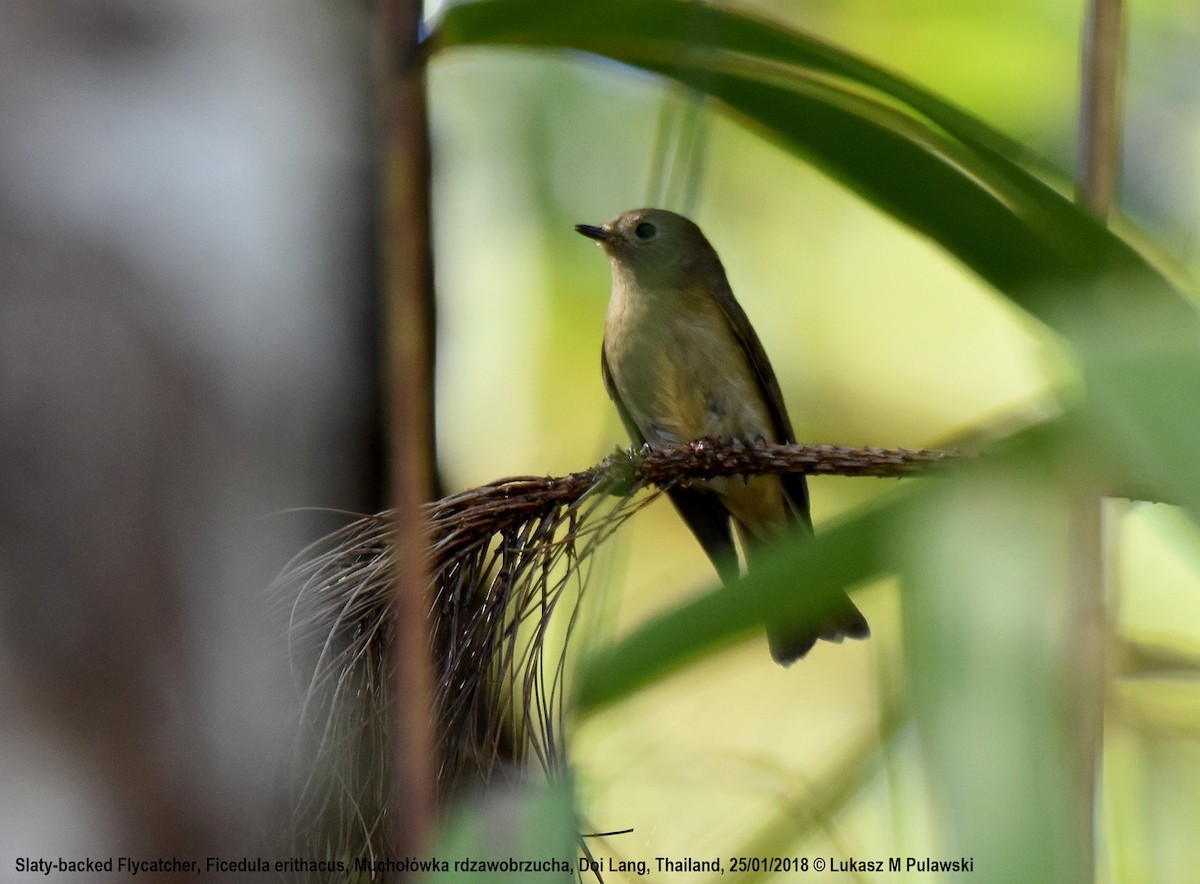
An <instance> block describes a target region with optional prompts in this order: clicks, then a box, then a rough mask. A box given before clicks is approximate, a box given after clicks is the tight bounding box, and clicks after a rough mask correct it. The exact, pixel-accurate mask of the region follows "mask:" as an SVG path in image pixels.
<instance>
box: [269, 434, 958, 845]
mask: <svg viewBox="0 0 1200 884" xmlns="http://www.w3.org/2000/svg"><path fill="white" fill-rule="evenodd" d="M956 457H957V456H956V455H952V454H947V453H945V452H939V451H906V450H896V449H890V450H889V449H881V448H843V447H839V446H833V445H773V444H768V443H765V442H756V443H748V442H741V441H728V440H704V441H699V442H692V443H689V444H685V445H679V446H677V447H673V448H668V449H662V450H650V449H642V450H640V451H628V450H626V451H617V452H615V453H613V454H612V455H610V456H609V457H607V458H605V459H604V460H603V461H602V462H601V463H599V464H597V465H595V466H593V467H591V468H590V469H587V470H582V471H580V472H577V473H571V474H569V475H566V476H560V477H548V476H547V477H535V476H519V477H513V478H508V479H502V480H499V481H496V482H492V483H489V484H487V485H482V486H479V487H477V488H470V489H468V490H466V491H463V492H460V493H458V494H455V495H452V496H449V497H445V498H442V499H441V500H438V501H436V502H434V503H431V504H428V505H426V506H425V507H424V509H423V517H424V522H425V531H424V532H423V536H424V537H425V538H426V539H427V542H428V544H429V546H428V548H427V549H426V550H425V552H426V556H425V560H426V561H427V562H428V563H429V568H430V571H429V578H428V579H429V586H428V587H427V591H426V592H425V593H423V594H422V597H423V598H425V599H427V600H428V601H427V603H426V607H425V608H423V609H422V610H421V611H419V612H417V614H416V615H415V616H414V619H415V620H416V621H417V623H418V625H419V626H420V627H421V628H422V630H423V631H424V633H425V634H426V635H427V639H426V644H425V645H424V646H423V648H422V649H423V650H425V651H427V652H430V651H431V655H430V656H431V657H432V659H433V661H434V672H433V682H434V684H433V688H432V690H433V700H432V708H433V710H434V712H433V715H432V716H431V718H432V721H433V728H432V730H433V736H434V740H435V744H436V747H437V750H436V759H437V762H436V764H437V786H438V792H439V794H440V795H441V797H442V798H443V799H448V798H450V797H452V796H453V795H455V794H456V793H458V792H459V791H460V790H461V789H462V788H463V787H465V786H473V785H477V784H480V783H486V782H489V781H494V780H496V779H497V778H499V777H505V776H509V775H516V774H517V773H519V770H520V767H521V766H522V764H523V763H524V762H525V761H526V760H528V759H531V758H532V759H534V760H536V762H537V763H538V765H539V766H540V767H541V768H542V769H543V770H545V771H546V772H547V773H548V774H549V775H554V774H556V773H558V772H560V771H561V770H562V769H563V767H562V765H563V760H564V751H565V749H564V744H563V733H564V722H563V720H562V716H563V714H564V706H565V703H564V702H563V697H564V694H565V686H564V681H565V678H566V664H565V652H566V648H567V642H568V641H569V637H570V633H571V629H572V627H573V626H574V623H575V620H576V617H577V615H578V607H579V600H580V599H581V598H582V595H583V593H584V590H585V589H586V586H587V583H588V574H589V567H590V562H591V558H592V553H593V552H594V551H595V550H596V549H597V548H598V547H599V546H600V544H601V543H603V541H604V540H605V539H607V538H608V537H610V536H611V535H612V534H613V533H614V532H615V531H616V530H617V529H618V528H619V527H620V526H621V525H622V524H623V523H624V522H625V520H626V519H628V518H629V517H630V516H631V515H633V513H634V512H636V511H637V510H638V509H640V508H641V507H642V506H644V505H646V504H647V503H649V502H650V501H651V500H654V499H655V498H656V497H657V495H658V492H657V491H656V492H653V493H651V494H640V493H639V492H640V491H641V490H642V489H646V488H653V487H655V486H656V487H657V488H658V489H668V488H671V487H674V486H675V485H677V484H679V483H681V482H687V481H694V480H699V479H704V478H712V477H714V476H731V475H747V476H748V475H757V474H763V473H784V472H805V473H811V474H824V475H843V476H880V477H887V476H892V477H896V476H908V475H913V474H915V473H919V472H923V471H927V470H930V469H932V468H937V467H939V466H943V465H946V464H948V463H950V462H952V461H954V460H955V459H956ZM395 518H396V517H395V513H392V512H384V513H379V514H377V515H373V516H366V517H363V518H360V519H358V520H357V521H355V522H353V523H351V524H350V525H347V526H346V527H345V528H342V529H341V530H339V531H337V532H335V533H334V534H332V535H330V536H329V537H327V538H325V539H324V540H322V541H320V542H318V543H317V544H315V545H313V546H312V547H310V548H309V549H307V550H305V551H304V552H302V553H301V554H300V555H299V556H298V557H297V559H296V562H295V563H294V564H293V565H292V566H291V567H290V568H289V569H288V571H287V572H285V574H284V575H283V576H282V577H281V578H280V580H281V589H282V590H283V592H284V593H285V595H284V598H286V599H289V600H290V601H289V604H291V606H292V630H291V636H292V638H291V641H292V648H293V651H294V659H295V666H294V668H295V671H296V675H297V682H298V691H299V693H300V695H301V697H302V699H303V704H304V709H303V716H304V721H303V723H304V732H305V734H304V739H306V740H308V743H307V745H306V746H299V747H298V753H299V755H300V757H301V758H302V759H303V761H302V763H301V764H300V765H299V766H300V767H302V768H303V769H304V771H305V772H306V773H305V781H304V782H303V783H302V784H300V787H299V791H298V793H297V795H296V797H295V799H294V801H295V804H296V811H295V816H296V818H295V820H294V821H293V825H295V826H296V827H297V829H298V832H297V834H298V835H299V839H298V841H297V843H301V844H306V845H308V846H309V847H310V849H315V850H318V851H319V850H322V849H324V847H323V846H327V845H331V844H334V845H338V850H339V851H340V852H339V854H338V855H341V854H342V853H347V854H349V855H373V854H374V853H377V852H378V851H380V850H382V849H383V847H384V845H381V844H380V836H381V833H383V832H386V831H388V830H389V829H390V828H394V826H395V821H394V820H389V815H390V814H392V813H395V812H403V809H402V808H401V806H399V805H394V804H393V803H390V802H389V801H388V799H387V795H386V789H384V788H383V787H382V786H381V784H382V783H387V782H388V781H389V779H390V778H391V777H394V773H393V774H391V775H389V774H388V773H387V767H388V765H387V759H388V758H392V759H394V758H395V756H394V755H393V754H390V753H386V748H385V747H386V746H387V745H388V744H389V742H388V741H389V736H388V734H387V728H388V722H390V721H392V719H391V715H392V713H391V712H390V711H389V710H391V709H392V706H391V705H390V704H389V696H390V693H391V692H393V691H395V690H397V689H398V688H397V686H396V684H395V683H393V682H392V681H390V679H389V672H390V669H389V668H388V661H389V656H390V655H392V654H394V653H395V649H394V647H393V646H394V644H395V642H394V641H393V636H396V635H400V633H399V632H398V631H397V630H398V626H397V618H396V613H397V611H399V610H400V606H401V604H402V601H401V598H402V597H401V596H400V595H398V594H397V592H396V580H397V570H396V568H397V562H398V560H399V559H400V558H402V557H403V556H404V555H408V554H409V548H408V546H407V545H404V544H402V542H401V541H397V539H396V534H395ZM401 540H402V539H401ZM564 598H566V599H567V602H566V604H565V607H567V608H568V609H569V610H568V611H564V612H563V614H564V616H563V617H561V618H554V617H553V615H554V612H555V609H556V608H557V607H558V606H559V603H560V602H561V601H563V599H564ZM411 615H412V614H411V611H410V616H411ZM552 621H553V622H559V623H562V624H564V625H565V633H566V637H565V638H563V637H561V635H560V637H558V638H555V637H554V636H552V635H551V634H550V626H551V623H552ZM409 625H410V626H411V625H412V624H409ZM556 635H559V633H556ZM400 689H402V687H401V688H400ZM394 725H395V723H394V722H393V726H394ZM443 803H445V802H444V801H443Z"/></svg>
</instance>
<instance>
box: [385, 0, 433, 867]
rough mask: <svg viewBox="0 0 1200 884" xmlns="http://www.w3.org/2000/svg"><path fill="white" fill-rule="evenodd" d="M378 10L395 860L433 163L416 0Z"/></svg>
mask: <svg viewBox="0 0 1200 884" xmlns="http://www.w3.org/2000/svg"><path fill="white" fill-rule="evenodd" d="M379 15H380V25H381V29H380V35H381V38H382V41H383V46H382V47H381V49H382V52H381V55H382V59H383V62H384V67H383V78H382V82H381V84H380V92H379V94H380V97H381V102H382V107H381V113H380V120H381V126H382V137H383V148H382V168H381V175H382V179H383V205H382V206H381V220H380V238H381V243H380V253H381V258H382V279H383V297H384V301H385V303H384V315H385V317H386V341H385V344H386V346H385V352H386V354H387V355H386V357H385V365H386V372H387V377H386V381H387V386H386V389H387V392H388V405H389V407H390V411H389V413H388V417H387V428H388V437H387V441H388V451H389V454H390V459H391V487H390V492H391V497H392V500H393V505H394V508H395V516H394V526H393V527H394V544H395V550H396V556H395V572H394V591H395V593H396V599H395V604H394V605H393V614H392V620H391V636H390V638H391V641H390V642H389V655H390V660H389V663H390V666H389V696H390V701H391V706H390V708H391V716H392V732H393V742H392V747H391V756H392V757H391V762H392V795H391V800H390V802H389V807H388V819H389V833H388V834H389V836H390V846H391V849H392V850H393V851H394V852H395V853H394V855H396V856H414V855H419V854H420V853H421V852H423V851H425V850H427V849H428V847H429V845H430V843H431V839H432V835H433V831H434V827H435V825H436V820H437V813H438V811H437V763H436V742H435V738H434V729H433V697H434V689H435V685H434V667H433V659H432V642H431V640H430V635H429V624H430V617H429V610H430V599H429V597H428V593H429V586H430V581H429V577H428V575H429V563H428V561H427V558H426V557H427V554H428V548H429V544H428V539H427V536H426V535H427V530H428V529H427V525H426V522H425V518H424V514H423V511H422V505H423V504H424V503H425V502H427V501H428V500H431V499H432V498H433V497H434V489H435V485H436V480H435V475H436V473H435V466H434V464H435V453H434V429H433V365H434V328H435V316H434V284H433V248H432V239H431V234H430V226H431V208H430V167H431V162H430V148H429V119H428V108H427V106H426V96H425V70H424V58H423V55H422V53H421V51H420V32H421V0H380V5H379Z"/></svg>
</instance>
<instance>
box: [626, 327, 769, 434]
mask: <svg viewBox="0 0 1200 884" xmlns="http://www.w3.org/2000/svg"><path fill="white" fill-rule="evenodd" d="M620 340H621V341H622V344H623V346H621V347H619V348H614V349H616V352H610V353H609V357H610V360H611V363H612V372H613V375H614V380H615V382H616V385H617V388H618V390H619V392H620V394H621V399H622V401H623V402H624V403H625V406H626V408H627V409H628V410H629V412H630V416H631V417H632V418H633V420H634V422H635V423H636V424H637V426H638V429H640V430H641V431H642V435H643V436H644V437H645V439H646V441H647V442H648V443H649V444H650V445H652V446H654V447H662V446H665V445H672V444H677V443H679V442H690V441H693V440H696V439H704V438H716V437H723V438H734V437H736V438H741V439H755V438H758V437H759V436H761V437H763V438H765V439H769V440H772V441H776V440H775V439H774V435H775V431H774V427H773V423H772V421H771V414H770V410H769V408H768V406H767V403H766V402H765V401H764V398H763V393H762V390H761V388H760V386H759V383H758V378H757V377H756V376H754V375H753V373H752V371H751V369H750V365H749V361H748V359H747V357H746V355H745V353H744V352H743V351H742V349H741V347H740V346H739V345H738V344H737V343H736V342H735V341H734V340H733V339H732V337H731V336H730V335H729V334H728V333H727V332H725V329H724V327H723V326H715V328H714V326H713V325H712V324H710V323H699V322H696V323H690V322H676V323H674V324H673V325H671V326H669V327H666V328H653V327H650V328H646V327H642V328H631V329H626V330H625V334H624V335H623V336H622V337H621V338H620Z"/></svg>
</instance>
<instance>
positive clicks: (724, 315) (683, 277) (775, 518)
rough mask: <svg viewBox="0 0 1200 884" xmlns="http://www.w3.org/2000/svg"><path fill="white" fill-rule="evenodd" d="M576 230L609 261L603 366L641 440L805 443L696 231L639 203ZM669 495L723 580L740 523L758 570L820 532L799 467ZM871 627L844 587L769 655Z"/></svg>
mask: <svg viewBox="0 0 1200 884" xmlns="http://www.w3.org/2000/svg"><path fill="white" fill-rule="evenodd" d="M575 229H576V230H577V231H578V232H579V233H581V234H583V235H584V236H587V237H591V238H592V239H594V240H596V241H597V242H598V243H599V244H600V246H601V248H603V249H604V251H605V253H606V254H607V255H608V260H609V263H610V264H611V265H612V298H611V300H610V301H609V302H608V316H607V319H606V320H605V325H604V346H603V348H602V350H601V354H600V355H601V368H602V370H603V372H604V386H605V388H606V389H607V390H608V395H609V396H610V397H612V400H613V402H614V403H616V406H617V410H618V411H619V412H620V414H621V421H622V422H623V423H624V424H625V429H626V430H627V431H628V432H629V435H630V437H632V439H633V442H634V444H635V445H642V444H647V445H649V446H650V447H652V448H661V447H664V446H667V445H674V444H678V443H680V442H690V441H694V440H697V439H704V438H717V437H721V438H726V439H732V438H737V439H743V440H746V441H750V442H753V441H754V440H756V439H758V438H762V439H766V440H767V441H769V442H795V441H796V440H795V437H794V435H793V433H792V425H791V422H790V421H789V420H788V416H787V411H786V410H785V409H784V407H783V395H782V394H781V393H780V391H779V382H778V381H777V380H776V379H775V373H774V372H773V371H772V370H771V364H770V363H769V362H768V361H767V354H766V352H765V351H764V350H763V347H762V344H761V343H760V342H759V340H758V335H756V334H755V333H754V329H753V328H752V327H751V326H750V320H749V319H747V318H746V314H745V312H744V311H743V310H742V308H741V306H740V305H739V304H738V302H737V301H736V300H734V297H733V291H732V290H731V289H730V287H729V282H728V280H727V279H726V278H725V268H724V267H722V266H721V259H720V258H718V257H717V253H716V251H714V250H713V247H712V246H711V245H709V242H708V240H707V239H705V237H704V234H703V233H701V232H700V228H699V227H697V226H696V225H695V224H693V223H692V222H691V221H689V220H688V219H687V218H684V217H683V216H681V215H677V214H675V213H674V212H668V211H666V210H664V209H633V210H631V211H628V212H623V213H621V214H620V215H618V216H617V217H615V218H613V219H612V220H611V221H609V222H608V223H607V224H605V225H603V226H600V227H597V226H594V225H590V224H577V225H575ZM669 493H670V496H671V500H672V502H673V503H674V504H675V507H676V509H678V510H679V514H680V515H681V516H682V517H683V520H684V522H686V523H687V525H688V527H689V528H690V529H691V531H692V533H693V534H695V535H696V539H697V540H699V541H700V545H701V546H702V547H703V548H704V551H705V552H706V553H707V554H708V557H709V558H710V559H711V560H712V563H713V565H714V566H715V567H716V569H717V573H718V574H719V575H720V576H721V579H722V580H723V581H725V582H726V583H728V582H730V581H731V580H733V579H735V578H736V577H737V576H738V561H737V551H736V550H735V548H734V545H733V535H732V534H731V532H730V519H731V518H732V520H733V524H734V525H735V526H736V527H737V531H738V535H739V537H740V538H741V541H742V547H743V549H744V550H745V552H746V558H747V562H748V563H750V564H751V566H752V565H753V560H754V558H755V557H756V555H757V550H758V549H759V544H761V543H762V542H763V541H766V540H769V539H770V538H772V537H776V536H778V535H779V534H782V533H784V532H785V531H787V530H789V529H790V528H791V529H799V530H801V531H804V532H807V533H812V520H811V518H810V516H809V511H808V485H807V483H806V482H805V480H804V476H803V475H802V474H799V473H794V474H790V475H784V476H755V477H753V478H750V479H748V480H747V479H744V478H742V477H740V476H733V477H729V478H715V479H706V480H704V481H699V482H692V483H691V484H690V485H689V486H688V487H686V488H674V489H672V490H671V491H670V492H669ZM869 634H870V630H869V628H868V627H867V621H866V619H865V618H864V617H863V615H862V613H861V612H860V611H859V610H858V608H856V607H855V606H854V603H853V602H851V601H850V599H849V597H848V596H846V595H844V594H843V595H842V596H841V598H840V599H839V600H838V603H837V605H836V606H835V607H834V608H833V609H832V611H831V612H830V613H829V614H828V616H827V617H825V618H824V619H823V622H822V623H820V624H819V625H815V626H810V627H794V626H792V627H784V626H780V625H776V624H768V626H767V640H768V643H769V645H770V648H771V656H772V657H774V658H775V660H776V661H777V662H778V663H781V664H783V665H784V666H786V665H788V664H790V663H792V662H793V661H795V660H797V659H799V658H800V657H803V656H804V655H805V654H806V653H808V650H809V649H810V648H811V647H812V646H813V644H814V643H815V642H816V640H817V639H818V638H822V639H826V640H828V641H835V642H840V641H841V640H842V638H843V637H846V636H848V637H850V638H866V637H867V636H868V635H869Z"/></svg>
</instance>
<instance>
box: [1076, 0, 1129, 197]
mask: <svg viewBox="0 0 1200 884" xmlns="http://www.w3.org/2000/svg"><path fill="white" fill-rule="evenodd" d="M1124 19H1125V14H1124V8H1123V2H1122V0H1088V5H1087V20H1086V22H1085V25H1084V32H1083V42H1082V47H1081V55H1082V60H1081V62H1082V63H1081V71H1080V104H1079V184H1078V187H1077V189H1076V199H1077V200H1078V202H1079V204H1080V205H1082V206H1084V207H1085V208H1088V209H1090V210H1091V211H1092V213H1093V214H1095V215H1096V217H1098V218H1106V217H1107V216H1108V213H1109V210H1110V209H1111V208H1112V204H1113V201H1114V200H1115V198H1116V193H1117V180H1118V174H1117V173H1118V171H1119V168H1120V162H1121V131H1120V130H1121V119H1120V118H1121V73H1122V70H1123V68H1124V54H1125V51H1124V50H1125V40H1124V32H1125V21H1124Z"/></svg>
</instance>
